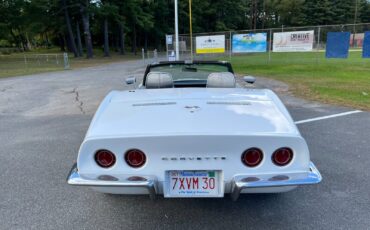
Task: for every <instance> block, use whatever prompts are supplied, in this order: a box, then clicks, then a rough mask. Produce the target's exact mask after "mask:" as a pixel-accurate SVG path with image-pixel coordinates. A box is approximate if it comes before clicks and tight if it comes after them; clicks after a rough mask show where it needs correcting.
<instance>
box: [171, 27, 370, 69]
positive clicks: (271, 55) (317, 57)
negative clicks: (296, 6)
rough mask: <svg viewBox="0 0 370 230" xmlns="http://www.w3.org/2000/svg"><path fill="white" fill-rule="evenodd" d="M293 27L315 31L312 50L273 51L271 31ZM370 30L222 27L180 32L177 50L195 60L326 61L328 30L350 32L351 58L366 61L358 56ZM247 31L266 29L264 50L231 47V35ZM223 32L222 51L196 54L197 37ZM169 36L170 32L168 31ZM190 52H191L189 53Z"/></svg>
mask: <svg viewBox="0 0 370 230" xmlns="http://www.w3.org/2000/svg"><path fill="white" fill-rule="evenodd" d="M294 31H314V39H313V47H312V51H307V52H274V50H273V49H272V47H273V42H274V33H278V32H294ZM365 31H370V23H363V24H346V25H323V26H305V27H284V26H282V27H280V28H268V29H256V30H239V31H223V32H213V33H196V34H193V36H192V38H190V36H189V34H181V35H179V54H180V59H181V60H187V59H190V58H191V56H193V59H194V60H232V59H233V58H234V57H238V58H239V59H240V58H242V59H243V60H245V61H246V62H250V63H254V64H259V63H260V64H266V63H284V64H285V63H288V64H294V63H308V64H311V63H320V62H325V61H326V58H325V49H326V39H327V34H328V32H350V33H351V36H350V50H349V52H350V55H349V56H350V58H351V57H353V58H355V59H358V61H364V62H365V61H366V60H363V59H362V58H361V51H362V42H363V39H364V32H365ZM248 33H266V37H267V47H266V51H265V52H258V53H253V52H245V53H235V52H233V51H232V39H233V36H234V35H237V34H248ZM211 35H224V36H225V52H223V53H206V54H199V53H197V52H196V37H198V36H211ZM170 36H171V35H170ZM174 37H175V36H174V35H172V38H173V42H171V43H170V44H168V42H166V44H167V45H166V46H167V54H166V56H167V58H168V59H169V60H170V59H171V58H172V57H173V56H174V54H175V41H174ZM190 39H192V40H193V50H191V47H190ZM191 54H192V55H191Z"/></svg>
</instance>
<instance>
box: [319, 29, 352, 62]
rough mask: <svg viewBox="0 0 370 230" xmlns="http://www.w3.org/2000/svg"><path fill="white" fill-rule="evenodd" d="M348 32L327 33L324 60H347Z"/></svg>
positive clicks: (349, 34) (349, 35)
mask: <svg viewBox="0 0 370 230" xmlns="http://www.w3.org/2000/svg"><path fill="white" fill-rule="evenodd" d="M350 37H351V33H350V32H328V33H327V36H326V53H325V56H326V58H347V57H348V51H349V40H350Z"/></svg>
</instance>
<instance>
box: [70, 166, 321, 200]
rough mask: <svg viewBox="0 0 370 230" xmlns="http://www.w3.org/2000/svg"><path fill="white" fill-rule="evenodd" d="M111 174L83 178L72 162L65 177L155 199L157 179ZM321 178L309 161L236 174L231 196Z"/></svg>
mask: <svg viewBox="0 0 370 230" xmlns="http://www.w3.org/2000/svg"><path fill="white" fill-rule="evenodd" d="M112 178H114V177H111V176H105V177H99V178H96V179H85V178H82V177H81V176H80V174H79V173H78V169H77V164H74V165H73V167H72V169H71V171H70V173H69V174H68V177H67V183H68V184H70V185H78V186H91V187H126V188H129V187H132V188H145V189H147V190H148V193H149V196H150V198H151V199H155V197H156V194H157V191H158V190H157V188H156V186H157V181H156V180H154V179H150V178H142V177H141V179H144V180H118V179H117V178H116V179H117V180H112ZM321 180H322V177H321V174H320V172H319V171H318V170H317V168H316V167H315V165H314V164H313V163H312V162H310V170H309V171H308V172H299V173H285V174H262V175H261V174H259V175H237V176H235V177H234V178H233V180H232V181H231V192H230V193H231V194H230V195H231V198H232V199H233V200H234V201H236V200H237V199H238V198H239V195H240V193H241V192H242V190H243V189H248V188H268V187H283V186H297V185H307V184H317V183H320V181H321Z"/></svg>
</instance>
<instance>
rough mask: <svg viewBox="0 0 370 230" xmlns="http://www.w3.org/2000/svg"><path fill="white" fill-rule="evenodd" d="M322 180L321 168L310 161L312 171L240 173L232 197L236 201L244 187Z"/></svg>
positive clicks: (299, 183)
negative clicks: (259, 173) (261, 173)
mask: <svg viewBox="0 0 370 230" xmlns="http://www.w3.org/2000/svg"><path fill="white" fill-rule="evenodd" d="M321 180H322V177H321V174H320V172H319V170H318V169H317V168H316V167H315V165H314V164H313V163H312V162H310V171H308V172H300V173H286V174H284V173H283V174H280V175H277V174H263V175H256V176H253V175H240V176H236V177H234V179H233V181H232V185H231V198H232V199H233V200H234V201H235V200H237V199H238V198H239V195H240V193H241V191H242V190H243V189H247V188H264V187H283V186H297V185H307V184H317V183H320V181H321Z"/></svg>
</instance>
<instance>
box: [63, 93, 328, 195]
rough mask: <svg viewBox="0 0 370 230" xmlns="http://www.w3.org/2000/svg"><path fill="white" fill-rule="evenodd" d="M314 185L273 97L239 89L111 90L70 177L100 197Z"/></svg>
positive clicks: (302, 150)
mask: <svg viewBox="0 0 370 230" xmlns="http://www.w3.org/2000/svg"><path fill="white" fill-rule="evenodd" d="M320 181H321V175H320V173H319V171H318V170H317V169H316V167H315V165H314V164H313V163H312V162H311V161H310V155H309V150H308V147H307V144H306V142H305V140H304V139H303V138H302V137H301V135H300V133H299V131H298V129H297V128H296V126H295V124H294V122H293V121H292V119H291V117H290V115H289V113H288V112H287V110H286V109H285V107H284V105H283V104H282V103H281V101H280V100H279V99H278V98H277V96H276V95H275V94H274V93H273V92H271V91H270V90H257V89H242V88H225V89H219V88H218V89H212V88H170V89H145V90H131V91H125V92H112V93H110V94H109V95H108V96H107V97H106V98H105V100H104V101H103V102H102V104H101V106H100V108H99V109H98V111H97V113H96V114H95V117H94V119H93V121H92V123H91V125H90V128H89V130H88V132H87V135H86V137H85V140H84V142H83V143H82V145H81V148H80V150H79V154H78V159H77V164H76V165H74V166H73V168H72V170H71V172H70V174H69V175H68V183H69V184H70V185H81V186H90V187H92V188H93V189H94V190H97V191H100V192H104V193H116V194H148V195H150V197H151V198H154V197H155V196H156V195H158V194H161V195H162V194H163V196H164V197H166V198H176V197H177V198H178V197H181V198H182V197H191V198H198V197H200V198H204V197H223V196H224V195H225V194H231V197H232V198H233V199H234V200H236V199H237V198H238V197H239V194H240V193H275V192H286V191H289V190H292V189H294V188H295V187H297V186H298V185H306V184H316V183H319V182H320Z"/></svg>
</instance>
